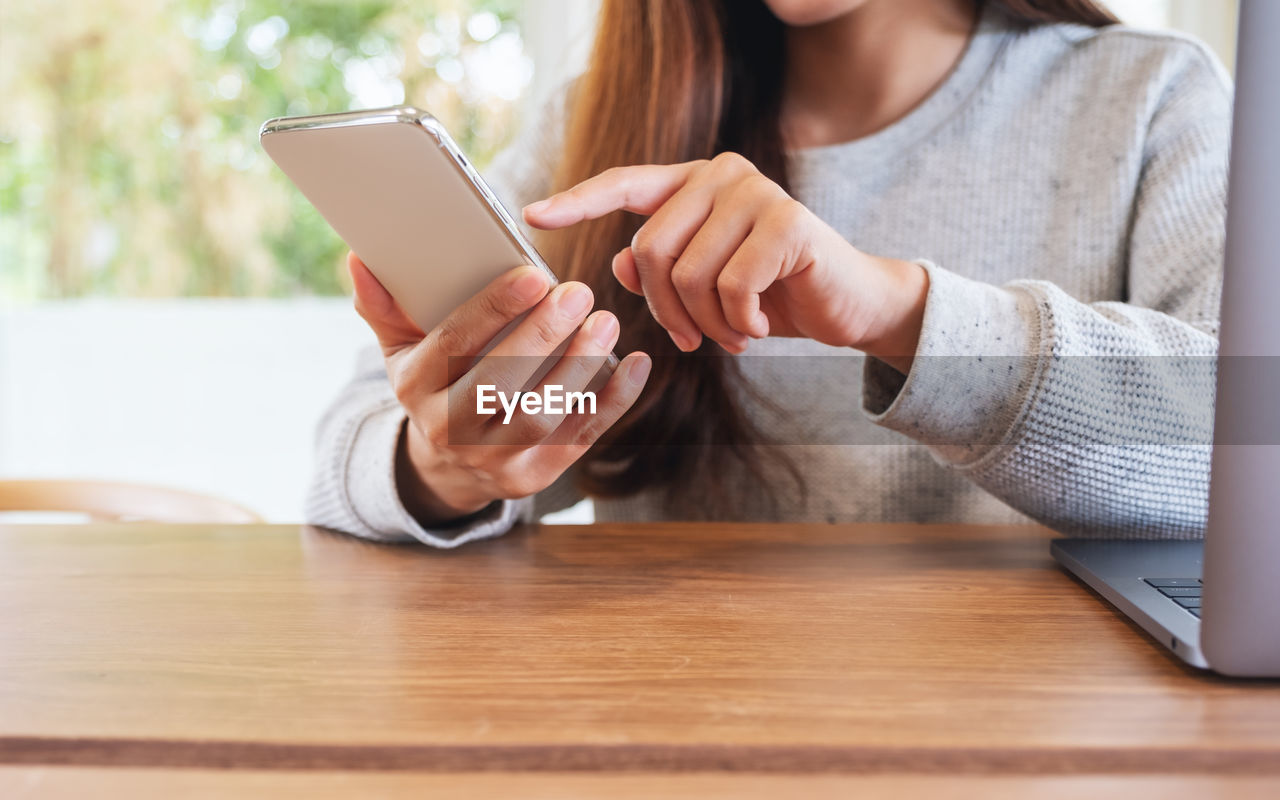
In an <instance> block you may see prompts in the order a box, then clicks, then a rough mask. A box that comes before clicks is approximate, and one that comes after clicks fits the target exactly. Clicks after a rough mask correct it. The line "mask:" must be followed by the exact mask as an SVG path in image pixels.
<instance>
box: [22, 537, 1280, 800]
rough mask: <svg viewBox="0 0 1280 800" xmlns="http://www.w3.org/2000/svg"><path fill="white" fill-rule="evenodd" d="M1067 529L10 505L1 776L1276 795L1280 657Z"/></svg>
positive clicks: (266, 788)
mask: <svg viewBox="0 0 1280 800" xmlns="http://www.w3.org/2000/svg"><path fill="white" fill-rule="evenodd" d="M1049 535H1050V534H1049V533H1048V532H1047V531H1044V530H1042V529H1039V528H1034V527H1013V528H992V527H973V526H915V525H850V526H837V525H715V524H661V525H639V524H636V525H595V526H583V527H576V526H560V527H551V526H545V527H531V528H527V529H524V530H520V531H516V532H513V533H512V534H510V535H508V536H507V537H504V538H502V539H498V540H494V541H491V542H486V543H481V544H478V545H474V546H468V547H466V548H463V549H461V550H459V551H448V552H441V551H431V550H428V549H426V548H424V547H418V546H389V545H378V544H370V543H366V542H362V541H359V540H356V539H352V538H349V537H346V536H342V535H339V534H334V533H330V532H327V531H323V530H319V529H314V528H298V527H293V526H223V527H208V526H148V525H90V526H65V527H64V526H8V527H0V765H3V766H0V795H3V796H6V797H9V796H22V793H23V792H24V791H26V792H29V793H31V794H32V796H36V795H39V796H60V795H61V796H68V797H71V796H77V795H82V794H84V791H85V789H86V787H88V786H94V787H98V789H99V790H100V791H103V792H107V793H109V792H110V791H112V790H114V791H118V792H120V793H121V794H129V795H137V794H149V793H151V791H150V789H148V788H147V787H161V786H169V787H171V788H174V787H186V789H185V790H184V791H188V790H189V793H191V794H193V795H197V796H206V794H207V796H218V795H220V794H223V795H227V794H237V795H248V794H253V793H255V792H256V793H260V794H261V795H262V796H272V795H279V794H284V793H289V792H290V791H292V790H295V789H296V790H298V791H302V789H301V787H302V786H304V785H305V786H307V787H309V788H307V789H306V791H307V792H308V793H309V794H310V795H311V796H315V797H325V796H338V795H339V794H344V792H343V791H342V787H343V786H349V787H360V786H364V787H366V788H367V787H368V786H369V785H371V784H369V783H368V782H369V781H373V782H374V783H375V784H376V785H378V786H381V787H382V788H381V790H379V792H378V793H380V794H383V795H386V796H401V795H403V796H406V797H407V796H410V795H414V796H418V795H420V794H421V793H422V791H423V789H424V787H430V786H435V787H436V788H435V789H433V790H431V791H432V792H434V795H433V796H445V797H447V796H454V795H453V794H450V793H449V791H455V792H457V795H456V796H465V795H466V794H472V793H475V792H485V791H488V792H491V793H495V794H499V795H511V794H513V793H524V794H525V795H526V796H533V797H542V796H546V797H553V796H554V797H566V796H600V795H601V794H609V795H612V796H613V797H615V798H625V797H633V796H635V797H640V796H652V795H654V794H664V795H667V796H673V797H681V796H686V795H687V796H712V795H717V793H720V794H723V795H724V796H759V797H766V796H778V794H779V792H785V789H782V788H780V787H784V786H789V785H790V784H791V783H792V782H795V781H802V782H804V785H805V787H806V789H805V793H806V794H807V795H808V796H822V795H823V794H824V793H829V794H830V796H841V795H843V794H847V793H848V792H849V790H850V788H851V787H862V788H863V789H865V788H867V787H868V786H878V787H880V788H882V789H884V792H886V793H890V794H892V793H898V794H907V795H911V794H916V793H920V794H930V795H932V796H937V794H938V792H937V789H938V788H939V787H946V788H948V789H950V790H952V794H954V792H955V791H956V790H959V789H963V788H964V787H968V788H969V789H971V790H972V791H973V796H991V797H999V796H1009V797H1022V796H1027V794H1028V792H1031V791H1032V790H1037V791H1039V790H1044V791H1047V792H1049V793H1050V794H1051V795H1052V796H1073V795H1074V794H1075V792H1074V791H1072V787H1074V788H1075V789H1087V790H1088V791H1089V793H1090V794H1093V795H1095V796H1107V792H1108V791H1114V792H1115V793H1116V796H1121V795H1132V793H1133V792H1135V791H1156V792H1158V793H1160V794H1161V796H1162V797H1168V796H1178V795H1179V789H1186V790H1187V796H1190V793H1191V791H1192V790H1193V789H1194V791H1195V792H1197V793H1203V792H1208V794H1209V796H1213V795H1214V792H1215V791H1218V792H1222V791H1230V792H1233V793H1239V792H1252V791H1257V792H1259V793H1261V794H1260V795H1259V796H1265V795H1268V794H1269V795H1271V796H1280V795H1278V794H1277V792H1278V791H1280V682H1261V681H1253V682H1249V681H1231V680H1224V679H1221V678H1216V677H1213V676H1210V675H1207V674H1202V673H1199V672H1197V671H1194V670H1192V669H1190V668H1187V667H1185V666H1183V664H1182V663H1181V662H1179V661H1177V660H1176V659H1174V658H1173V657H1171V656H1170V655H1168V654H1167V653H1166V652H1165V651H1164V650H1162V649H1160V648H1159V647H1157V646H1156V645H1155V644H1154V643H1153V642H1151V641H1150V640H1149V639H1147V638H1145V636H1144V635H1142V634H1141V633H1140V632H1139V631H1138V630H1137V629H1136V628H1134V627H1133V626H1131V625H1130V624H1129V623H1127V622H1126V621H1125V620H1124V619H1123V618H1121V617H1119V616H1118V615H1116V614H1115V613H1114V612H1113V611H1111V610H1110V609H1109V608H1108V607H1106V606H1105V605H1103V604H1102V603H1100V602H1099V601H1098V600H1097V599H1096V598H1094V597H1092V596H1091V595H1090V594H1089V592H1088V591H1087V590H1086V589H1085V588H1083V587H1082V586H1081V585H1080V584H1078V583H1077V582H1075V581H1074V580H1073V579H1071V578H1069V577H1068V576H1066V575H1065V574H1063V573H1062V572H1060V571H1059V570H1058V569H1057V568H1056V567H1055V566H1054V564H1053V562H1052V561H1051V560H1050V559H1049V557H1048V538H1049ZM1045 775H1050V776H1058V778H1057V779H1052V780H1048V781H1047V782H1046V780H1047V779H1046V778H1045ZM321 779H323V780H321ZM319 786H324V787H327V788H326V789H324V790H319V789H317V787H319ZM447 787H452V789H450V790H449V791H445V789H446V788H447ZM467 787H471V788H473V789H474V790H475V792H471V791H469V790H468V789H467ZM503 787H506V789H507V790H512V789H513V788H514V787H519V792H513V791H507V790H504V789H503ZM539 787H542V788H539ZM575 787H576V788H575ZM604 787H608V788H604ZM1064 787H1066V788H1064ZM201 792H204V793H205V794H201ZM539 792H543V793H539ZM1054 792H1058V793H1060V794H1055V793H1054ZM157 793H159V790H157ZM170 793H172V792H170ZM352 793H357V794H358V793H359V792H358V791H357V790H356V789H355V788H352ZM1033 793H1034V792H1033Z"/></svg>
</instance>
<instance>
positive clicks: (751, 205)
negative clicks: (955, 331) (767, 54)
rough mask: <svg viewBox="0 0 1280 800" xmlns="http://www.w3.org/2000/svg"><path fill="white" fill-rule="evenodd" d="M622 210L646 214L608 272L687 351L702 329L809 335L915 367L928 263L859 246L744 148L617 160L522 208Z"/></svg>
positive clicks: (590, 215) (555, 223)
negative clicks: (661, 162)
mask: <svg viewBox="0 0 1280 800" xmlns="http://www.w3.org/2000/svg"><path fill="white" fill-rule="evenodd" d="M618 210H626V211H631V212H634V213H636V214H643V215H647V216H648V217H649V219H648V220H647V221H646V222H645V223H644V225H643V226H641V228H640V230H639V232H637V233H636V235H635V238H634V239H633V240H632V242H631V246H630V247H627V248H624V249H623V250H622V251H621V252H619V253H618V254H617V255H616V256H615V257H614V259H613V273H614V275H615V276H617V278H618V280H619V281H620V282H621V283H622V285H623V286H624V287H626V288H627V289H628V290H629V291H631V292H634V293H636V294H643V295H644V297H645V299H646V300H647V301H648V303H649V309H650V311H651V312H652V313H653V317H654V319H656V320H657V321H658V324H660V325H662V327H664V328H666V330H667V332H668V333H669V334H670V335H671V339H672V341H674V342H675V343H676V346H677V347H679V348H680V349H681V350H685V351H691V350H694V349H696V348H697V347H698V345H699V344H700V343H701V341H702V337H703V335H706V336H708V337H710V338H711V339H713V340H715V341H716V342H718V343H719V344H720V345H721V346H722V347H724V348H725V349H726V350H728V351H730V352H733V353H739V352H742V350H743V349H745V348H746V346H747V342H748V341H749V339H751V338H756V339H759V338H763V337H765V336H769V335H773V336H804V337H808V338H811V339H816V340H817V341H819V342H823V343H825V344H830V345H836V346H845V347H854V348H857V349H859V350H862V351H864V352H866V353H868V354H870V355H873V356H876V357H878V358H880V359H882V360H884V361H886V362H888V363H889V364H891V365H893V366H894V367H896V368H897V369H899V370H901V371H903V372H904V373H905V372H906V371H907V370H909V369H910V366H911V359H912V357H913V355H914V353H915V349H916V344H917V342H918V340H919V337H920V325H921V322H922V320H923V318H924V301H925V295H926V292H927V290H928V276H927V274H926V273H925V271H924V269H923V268H922V267H920V266H919V265H918V264H912V263H910V262H906V261H899V260H895V259H888V258H877V257H875V256H870V255H867V254H866V253H863V252H861V251H859V250H858V249H857V248H855V247H853V245H851V244H849V242H847V241H846V240H845V239H844V238H843V237H841V236H840V234H838V233H836V232H835V231H834V230H832V228H831V227H830V226H828V225H827V224H826V223H824V222H823V221H822V220H820V219H818V218H817V217H816V216H814V215H813V214H812V213H811V212H810V211H809V210H808V209H807V208H805V207H804V206H803V205H801V204H800V203H799V202H798V201H796V200H794V199H792V198H791V197H790V196H789V195H788V194H787V193H786V192H785V191H783V190H782V188H781V187H780V186H778V184H776V183H774V182H773V181H771V180H769V179H768V178H766V177H765V176H764V175H762V174H761V173H760V172H759V171H758V170H757V169H756V168H755V166H754V165H752V164H751V162H750V161H748V160H747V159H745V158H743V157H742V156H740V155H737V154H735V153H724V154H721V155H719V156H716V157H715V158H714V159H712V160H710V161H691V162H688V163H685V164H672V165H667V166H654V165H646V166H636V167H615V168H614V169H610V170H606V171H605V172H602V173H600V174H599V175H597V176H595V177H594V178H590V179H588V180H585V181H583V182H582V183H580V184H578V185H577V186H575V187H573V188H572V189H569V190H567V191H564V192H561V193H559V194H557V195H554V196H552V197H550V198H548V199H546V200H543V201H541V202H538V203H534V204H532V205H530V206H527V207H526V208H525V209H524V217H525V220H526V221H528V222H529V224H531V225H534V226H536V227H539V228H545V229H553V228H563V227H566V226H568V225H573V224H576V223H578V222H581V221H583V220H587V219H595V218H596V217H601V216H604V215H605V214H609V213H611V212H613V211H618Z"/></svg>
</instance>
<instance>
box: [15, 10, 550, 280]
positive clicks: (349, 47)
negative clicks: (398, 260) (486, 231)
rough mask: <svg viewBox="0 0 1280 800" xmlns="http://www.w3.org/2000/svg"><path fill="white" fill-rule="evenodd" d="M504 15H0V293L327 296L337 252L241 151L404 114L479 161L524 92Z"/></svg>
mask: <svg viewBox="0 0 1280 800" xmlns="http://www.w3.org/2000/svg"><path fill="white" fill-rule="evenodd" d="M521 5H522V4H521V3H519V2H518V1H517V0H318V1H317V2H287V3H280V2H268V1H267V0H105V1H104V0H67V2H62V3H59V4H57V6H56V8H51V7H50V5H49V4H46V3H38V2H37V3H17V2H15V3H5V4H4V6H5V10H3V11H0V52H3V53H4V62H5V63H4V66H3V68H2V69H3V71H0V97H3V98H4V106H5V113H4V114H3V115H0V265H3V270H0V295H2V296H3V297H5V298H7V299H10V300H28V299H39V298H60V297H81V296H141V297H174V296H191V295H201V296H208V295H214V296H218V295H223V296H225V295H232V296H245V295H265V296H278V295H293V294H335V293H339V292H341V291H343V289H344V285H343V284H344V281H345V271H344V269H343V268H342V258H341V256H342V253H343V252H344V251H345V248H344V247H343V246H342V243H341V242H340V241H339V240H338V238H337V237H336V235H335V234H333V232H332V231H330V230H329V228H328V226H327V225H326V224H325V223H324V222H323V220H321V218H320V217H319V215H318V214H316V212H315V211H314V210H312V209H311V207H310V206H309V205H308V204H307V203H306V201H305V200H303V198H302V197H301V195H300V194H299V193H298V192H297V191H295V190H294V189H293V188H292V187H291V186H290V185H289V184H288V182H287V181H286V180H285V179H284V177H283V176H282V175H281V174H280V173H279V171H278V170H276V169H275V168H274V166H273V165H272V164H271V162H270V160H269V159H268V158H266V156H265V155H264V154H263V153H262V152H261V149H260V148H259V147H258V143H257V131H258V127H259V125H260V124H261V123H262V122H263V120H265V119H267V118H268V117H273V116H281V115H286V114H288V115H294V114H307V113H320V112H325V111H335V110H344V109H348V108H368V107H376V106H385V105H393V104H398V103H402V102H410V103H413V104H417V105H421V106H423V107H424V108H427V109H429V110H430V111H432V112H433V113H434V114H436V115H437V116H439V117H440V118H441V119H442V120H443V121H444V122H445V124H446V125H447V126H448V127H449V129H450V130H451V131H452V132H453V133H454V135H455V136H456V137H457V138H458V139H459V141H460V142H461V144H462V145H463V147H464V148H466V149H467V151H468V152H469V153H470V154H471V155H472V156H473V157H474V159H475V161H476V162H477V163H479V164H481V165H483V164H484V163H485V161H486V160H487V159H488V158H490V157H491V156H492V155H493V153H494V152H495V151H496V150H497V149H498V148H500V147H501V146H502V145H503V144H504V143H505V142H506V140H507V138H508V137H509V136H510V135H511V132H512V131H513V129H514V128H515V127H516V124H515V123H516V121H517V120H516V116H517V113H518V111H519V102H518V101H519V100H520V98H521V97H522V96H523V95H524V94H525V92H526V90H527V89H528V88H529V84H530V80H531V77H532V71H533V61H532V59H531V57H530V56H529V54H528V53H527V52H526V46H525V42H524V39H523V37H522V35H521V29H520V24H519V23H520V20H519V19H518V17H517V12H518V10H519V8H520V6H521ZM15 68H16V70H15Z"/></svg>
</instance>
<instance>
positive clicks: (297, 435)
mask: <svg viewBox="0 0 1280 800" xmlns="http://www.w3.org/2000/svg"><path fill="white" fill-rule="evenodd" d="M372 343H373V336H372V334H371V333H370V332H369V330H368V328H367V327H366V326H365V324H364V322H363V321H362V320H361V319H360V318H359V317H358V316H357V315H356V314H355V312H354V311H353V310H352V308H351V303H350V301H349V300H346V299H342V298H335V299H298V300H284V301H277V300H170V301H143V300H123V301H100V302H59V303H42V304H37V305H35V306H32V307H29V308H24V309H18V310H10V311H6V312H0V475H3V476H6V477H19V476H21V477H79V478H102V479H112V480H125V481H142V482H148V483H158V484H163V485H168V486H174V487H179V488H187V489H192V490H195V491H199V492H204V493H211V494H216V495H220V496H223V497H226V498H228V499H232V500H235V501H237V502H240V503H242V504H244V505H246V506H248V507H250V508H252V509H254V510H256V511H257V512H258V513H259V514H262V515H263V516H265V517H267V518H269V519H273V520H279V521H297V520H299V519H301V508H302V497H303V491H304V489H305V486H306V482H307V477H308V473H309V470H310V458H311V436H312V431H313V429H314V426H315V422H316V420H317V419H318V418H319V415H320V413H321V411H322V410H323V408H324V407H325V405H326V404H327V403H328V402H329V400H331V399H332V397H333V396H334V394H335V393H336V391H337V390H338V387H339V386H341V384H342V382H343V381H344V380H346V378H348V377H349V376H350V374H351V369H352V365H353V363H354V358H355V353H356V351H357V350H358V349H359V348H360V347H362V346H366V345H369V344H372Z"/></svg>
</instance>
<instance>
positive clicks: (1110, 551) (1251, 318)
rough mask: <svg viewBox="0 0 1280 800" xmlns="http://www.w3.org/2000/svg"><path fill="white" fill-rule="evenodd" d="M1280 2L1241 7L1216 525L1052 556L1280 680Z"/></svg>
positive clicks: (1198, 659)
mask: <svg viewBox="0 0 1280 800" xmlns="http://www.w3.org/2000/svg"><path fill="white" fill-rule="evenodd" d="M1276 41H1280V2H1276V0H1242V1H1241V4H1240V33H1239V40H1238V46H1237V60H1236V101H1235V121H1234V128H1233V130H1232V143H1231V185H1230V190H1229V196H1228V214H1227V250H1226V272H1225V279H1224V281H1225V282H1224V285H1223V294H1222V330H1221V338H1220V347H1219V359H1218V387H1217V407H1216V409H1215V419H1214V449H1213V476H1212V479H1211V485H1210V490H1209V527H1208V531H1207V532H1206V534H1205V540H1204V542H1203V543H1201V542H1176V541H1165V542H1152V541H1115V540H1096V539H1062V540H1058V541H1056V542H1054V544H1053V546H1052V553H1053V557H1054V558H1055V559H1057V560H1058V562H1059V563H1060V564H1062V566H1063V567H1065V568H1066V569H1067V570H1068V571H1070V572H1071V573H1073V574H1074V575H1076V576H1077V577H1079V578H1080V579H1081V580H1083V581H1084V582H1085V583H1087V584H1088V585H1089V586H1090V587H1092V588H1093V589H1094V590H1095V591H1097V592H1098V594H1100V595H1102V596H1103V597H1104V598H1106V599H1107V600H1108V601H1110V602H1111V603H1112V604H1113V605H1115V607H1116V608H1118V609H1119V610H1120V611H1122V612H1124V613H1125V614H1126V615H1127V616H1129V617H1130V618H1132V619H1133V620H1134V621H1135V622H1137V623H1138V624H1139V625H1140V626H1142V628H1143V629H1144V630H1146V631H1147V632H1148V633H1150V634H1151V635H1152V636H1153V637H1155V639H1156V641H1157V642H1160V643H1161V644H1163V645H1164V646H1165V647H1168V648H1169V649H1170V650H1172V651H1173V652H1174V653H1176V654H1177V655H1178V656H1180V657H1181V658H1183V659H1185V660H1186V661H1187V662H1189V663H1191V664H1193V665H1195V666H1197V667H1205V668H1208V669H1212V670H1214V671H1215V672H1219V673H1222V674H1224V675H1236V676H1245V677H1280V358H1277V356H1280V134H1277V132H1278V131H1280V86H1278V85H1277V83H1276V80H1275V79H1276V77H1277V76H1280V47H1276V46H1275V42H1276Z"/></svg>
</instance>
